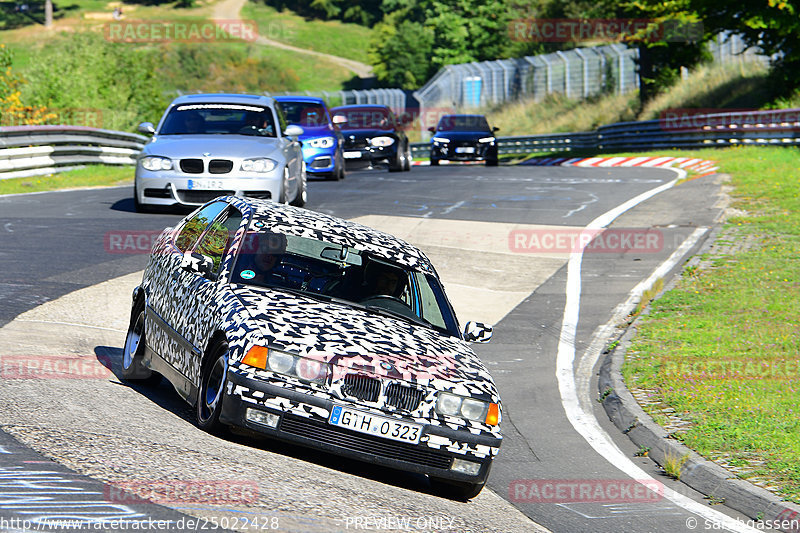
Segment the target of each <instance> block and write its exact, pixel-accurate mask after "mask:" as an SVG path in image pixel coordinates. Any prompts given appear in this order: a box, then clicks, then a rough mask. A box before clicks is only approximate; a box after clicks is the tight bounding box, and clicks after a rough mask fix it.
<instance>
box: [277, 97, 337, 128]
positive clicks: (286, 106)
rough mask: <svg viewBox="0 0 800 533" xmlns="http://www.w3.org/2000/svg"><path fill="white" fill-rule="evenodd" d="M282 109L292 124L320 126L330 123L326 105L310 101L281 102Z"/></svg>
mask: <svg viewBox="0 0 800 533" xmlns="http://www.w3.org/2000/svg"><path fill="white" fill-rule="evenodd" d="M280 106H281V109H283V114H284V116H285V117H286V120H287V121H289V123H290V124H297V125H298V126H310V127H319V126H327V125H328V115H327V113H326V112H325V107H324V106H322V105H320V104H313V103H309V102H281V103H280Z"/></svg>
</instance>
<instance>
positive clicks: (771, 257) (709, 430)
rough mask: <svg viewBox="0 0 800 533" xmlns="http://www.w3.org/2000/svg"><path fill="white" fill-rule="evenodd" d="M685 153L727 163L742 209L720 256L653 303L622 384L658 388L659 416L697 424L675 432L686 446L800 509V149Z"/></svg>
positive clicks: (725, 236)
mask: <svg viewBox="0 0 800 533" xmlns="http://www.w3.org/2000/svg"><path fill="white" fill-rule="evenodd" d="M681 155H694V156H697V157H704V158H711V159H715V160H717V161H719V163H720V169H721V171H722V172H725V173H727V174H729V175H730V176H731V179H732V182H731V185H733V187H734V189H733V192H732V195H733V198H734V203H733V207H734V208H736V209H738V210H740V211H737V213H739V214H737V216H735V217H733V218H730V219H729V220H728V224H727V226H726V228H725V231H724V233H723V237H722V239H721V240H720V241H718V242H717V245H718V247H717V248H718V251H717V252H716V253H713V254H710V255H708V256H707V257H705V262H704V263H703V264H702V266H701V267H700V268H693V269H690V270H688V271H687V272H686V273H685V274H684V276H683V277H682V278H681V280H680V281H679V282H678V284H677V286H676V287H675V288H674V289H672V290H671V291H669V292H667V293H666V294H665V295H664V296H663V297H662V298H661V299H659V300H657V301H655V302H653V304H652V306H651V310H650V313H649V314H648V315H645V316H644V317H643V318H642V320H641V321H640V323H639V326H638V328H637V335H636V337H635V338H634V339H633V343H632V345H631V347H630V349H629V350H628V353H627V360H626V363H625V366H624V369H623V374H624V377H625V379H626V382H627V383H628V386H629V387H631V388H641V389H646V390H649V391H654V392H651V394H652V395H654V399H656V400H658V401H659V402H660V405H659V404H656V405H655V406H654V407H648V410H650V411H652V412H653V414H654V415H658V414H659V412H660V411H661V410H662V409H663V408H670V409H673V410H674V413H673V416H678V417H680V418H681V419H683V420H685V421H688V422H689V423H690V425H689V427H688V429H687V430H686V431H685V432H681V433H679V434H678V435H677V436H678V437H679V438H680V439H681V440H682V441H683V442H684V443H685V444H687V445H688V446H689V447H691V448H693V449H694V450H696V451H697V452H699V453H700V454H702V455H704V456H706V457H708V458H710V459H712V460H716V461H718V462H721V463H722V464H724V465H726V466H729V467H735V471H736V472H737V473H738V474H739V475H740V476H742V477H744V478H751V479H754V480H766V481H767V482H768V483H769V485H771V486H772V487H775V488H776V489H777V491H778V492H779V493H780V494H781V495H782V496H784V497H785V498H787V499H789V500H792V501H795V502H800V416H798V413H797V412H795V410H796V409H798V405H797V399H798V397H800V396H799V394H800V356H798V354H800V326H798V317H799V316H800V260H799V259H800V182H798V179H797V171H798V168H800V151H798V150H797V149H795V148H758V147H748V148H733V149H725V150H719V151H701V152H697V153H691V152H690V153H683V152H681ZM703 179H705V178H703ZM745 241H747V242H749V243H751V246H750V247H749V248H744V249H743V248H742V247H741V246H736V245H737V244H741V243H742V242H745Z"/></svg>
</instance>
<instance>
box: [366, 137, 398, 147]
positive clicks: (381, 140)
mask: <svg viewBox="0 0 800 533" xmlns="http://www.w3.org/2000/svg"><path fill="white" fill-rule="evenodd" d="M369 143H370V144H371V145H372V146H391V145H393V144H394V139H392V138H391V137H373V138H372V139H370V140H369Z"/></svg>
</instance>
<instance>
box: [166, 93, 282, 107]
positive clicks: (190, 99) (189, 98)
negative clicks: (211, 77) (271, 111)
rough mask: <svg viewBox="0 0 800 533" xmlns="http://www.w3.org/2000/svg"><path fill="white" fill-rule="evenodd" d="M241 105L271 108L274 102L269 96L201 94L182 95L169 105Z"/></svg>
mask: <svg viewBox="0 0 800 533" xmlns="http://www.w3.org/2000/svg"><path fill="white" fill-rule="evenodd" d="M194 103H203V104H241V105H248V104H249V105H254V104H255V105H262V106H271V105H273V104H274V103H275V100H273V99H272V98H270V97H269V96H264V95H259V94H233V93H201V94H184V95H183V96H179V97H177V98H176V99H174V100H173V101H172V104H170V105H182V104H194Z"/></svg>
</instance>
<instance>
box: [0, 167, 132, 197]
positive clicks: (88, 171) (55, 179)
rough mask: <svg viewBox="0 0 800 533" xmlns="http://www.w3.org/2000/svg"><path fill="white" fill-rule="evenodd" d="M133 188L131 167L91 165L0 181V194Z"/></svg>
mask: <svg viewBox="0 0 800 533" xmlns="http://www.w3.org/2000/svg"><path fill="white" fill-rule="evenodd" d="M126 184H131V186H133V166H132V165H130V166H124V167H118V166H107V165H91V166H87V167H85V168H81V169H77V170H70V171H67V172H59V173H58V174H50V175H47V176H32V177H30V178H12V179H6V180H0V194H18V193H26V192H41V191H55V190H58V189H71V188H74V187H108V186H112V185H126Z"/></svg>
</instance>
